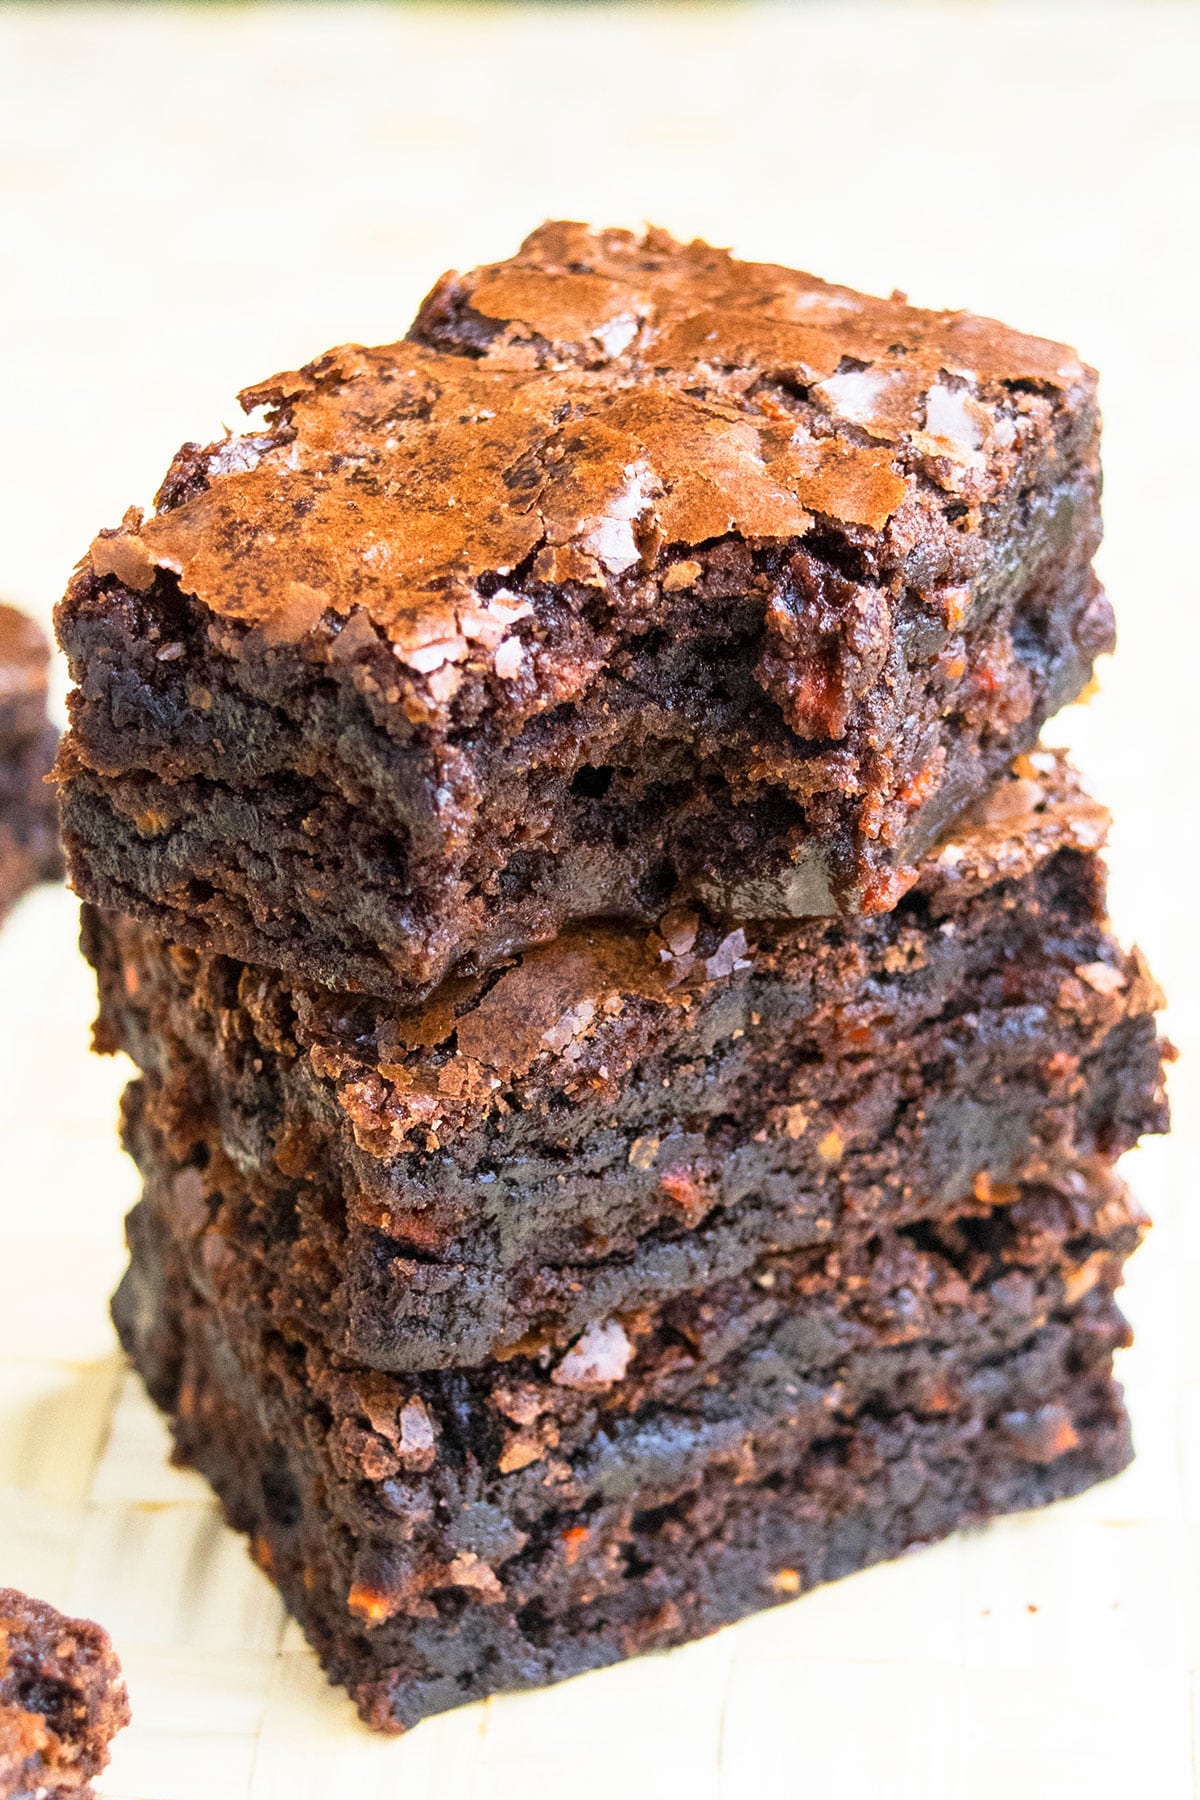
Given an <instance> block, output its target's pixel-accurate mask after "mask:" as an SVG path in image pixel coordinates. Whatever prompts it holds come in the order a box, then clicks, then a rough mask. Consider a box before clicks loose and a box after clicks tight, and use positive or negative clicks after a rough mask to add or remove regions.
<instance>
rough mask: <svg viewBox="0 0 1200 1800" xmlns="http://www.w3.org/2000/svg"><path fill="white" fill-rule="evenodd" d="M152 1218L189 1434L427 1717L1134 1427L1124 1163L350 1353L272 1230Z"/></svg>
mask: <svg viewBox="0 0 1200 1800" xmlns="http://www.w3.org/2000/svg"><path fill="white" fill-rule="evenodd" d="M178 1225H179V1221H178V1220H177V1219H176V1218H174V1217H173V1216H172V1215H171V1214H170V1213H169V1211H168V1212H167V1213H166V1214H164V1213H163V1212H162V1211H159V1210H156V1209H155V1208H154V1206H153V1205H143V1206H142V1207H141V1208H139V1210H138V1212H136V1213H135V1214H134V1215H133V1218H132V1219H131V1242H132V1245H133V1262H132V1265H131V1269H130V1273H129V1275H128V1276H127V1278H126V1281H125V1284H124V1285H123V1287H122V1290H121V1293H120V1294H119V1295H118V1299H117V1303H116V1313H117V1319H118V1323H119V1325H120V1327H121V1331H122V1336H123V1338H124V1340H125V1342H126V1344H127V1346H128V1347H129V1349H130V1351H131V1353H132V1355H133V1356H134V1359H135V1361H136V1363H137V1364H138V1367H139V1368H140V1369H141V1371H142V1373H143V1375H144V1376H145V1378H146V1380H147V1382H148V1384H149V1385H150V1388H151V1391H152V1392H153V1393H154V1395H155V1397H156V1398H157V1399H158V1400H159V1402H160V1404H162V1405H164V1406H166V1407H167V1408H168V1410H169V1411H171V1412H172V1413H173V1425H174V1430H175V1434H176V1441H177V1444H178V1446H179V1451H180V1453H181V1455H182V1456H183V1457H185V1458H186V1459H188V1460H191V1461H194V1462H195V1463H196V1464H197V1466H198V1467H200V1468H201V1469H202V1470H203V1471H204V1472H205V1473H206V1474H207V1475H208V1476H209V1478H210V1479H211V1480H212V1481H213V1483H214V1485H215V1486H216V1488H217V1490H218V1492H219V1493H220V1494H221V1497H222V1499H223V1501H224V1503H225V1506H226V1510H227V1513H228V1515H229V1517H230V1519H231V1521H232V1522H233V1523H234V1524H235V1525H237V1526H239V1527H240V1528H241V1529H243V1530H246V1531H248V1532H250V1533H251V1535H252V1540H253V1544H254V1548H255V1553H256V1554H257V1555H258V1556H259V1558H260V1560H262V1561H263V1563H264V1565H265V1566H266V1567H268V1568H269V1569H270V1571H271V1573H272V1574H273V1576H274V1578H275V1579H276V1580H277V1581H279V1582H280V1584H281V1585H282V1587H283V1590H284V1593H285V1595H286V1597H287V1599H288V1602H289V1605H291V1606H292V1608H293V1610H294V1611H295V1612H296V1614H297V1616H298V1617H299V1618H300V1619H301V1621H302V1623H303V1624H304V1627H305V1629H306V1631H307V1632H308V1634H309V1636H310V1637H311V1639H312V1641H313V1642H314V1644H315V1646H316V1648H317V1649H318V1652H319V1654H320V1655H321V1657H322V1660H323V1661H324V1662H325V1664H326V1666H327V1668H328V1669H329V1670H330V1672H331V1673H332V1674H333V1675H334V1676H335V1678H336V1679H339V1680H341V1681H344V1682H345V1683H346V1684H347V1685H348V1686H349V1687H350V1688H351V1690H352V1692H353V1693H354V1695H355V1697H356V1699H357V1700H358V1703H359V1706H360V1708H361V1709H362V1710H363V1712H364V1715H365V1716H367V1717H368V1718H369V1719H370V1721H371V1722H372V1723H373V1724H375V1725H377V1726H381V1727H383V1728H385V1729H386V1728H391V1729H395V1728H397V1727H402V1726H404V1725H408V1724H411V1723H413V1722H415V1720H416V1719H418V1718H420V1717H422V1716H424V1715H425V1714H427V1713H429V1712H433V1711H438V1710H441V1709H442V1708H444V1707H446V1706H452V1705H457V1704H461V1702H462V1701H463V1700H465V1699H470V1698H476V1697H479V1696H481V1695H483V1694H486V1693H488V1692H493V1691H496V1690H497V1689H501V1688H508V1687H519V1686H526V1685H532V1684H536V1683H540V1682H543V1681H547V1680H553V1679H558V1678H561V1677H562V1676H565V1675H569V1674H575V1673H578V1672H579V1671H580V1670H581V1669H585V1668H589V1667H594V1666H597V1665H598V1664H600V1663H603V1662H610V1661H613V1660H616V1659H617V1658H619V1657H621V1656H625V1655H630V1654H633V1653H634V1652H635V1651H638V1650H644V1649H649V1648H653V1647H655V1646H659V1645H664V1644H668V1643H673V1642H679V1641H682V1640H683V1639H686V1638H688V1637H691V1636H695V1635H697V1633H699V1632H702V1631H705V1630H710V1629H712V1628H713V1627H714V1626H715V1625H717V1624H720V1623H723V1622H725V1621H727V1620H729V1619H732V1618H736V1617H739V1616H740V1615H741V1614H742V1613H744V1612H747V1611H751V1610H754V1609H756V1608H758V1607H760V1606H763V1605H766V1604H770V1603H771V1601H772V1600H778V1599H784V1598H788V1597H790V1595H792V1594H794V1593H796V1592H798V1591H800V1589H801V1588H804V1587H808V1586H811V1585H812V1584H813V1583H814V1582H816V1581H819V1580H823V1579H828V1578H830V1577H832V1576H835V1575H838V1574H843V1573H846V1572H848V1571H849V1570H850V1569H853V1568H857V1567H861V1566H863V1565H864V1564H866V1563H867V1562H870V1561H873V1560H876V1559H877V1558H879V1557H881V1556H887V1555H892V1554H896V1553H897V1552H898V1551H899V1550H901V1549H903V1548H905V1547H906V1546H907V1545H909V1544H911V1543H913V1542H917V1541H925V1540H928V1539H929V1538H932V1537H935V1536H939V1535H942V1534H943V1533H944V1532H945V1531H947V1530H950V1529H952V1528H954V1526H956V1525H958V1524H961V1523H962V1522H964V1521H965V1520H967V1519H970V1518H973V1517H977V1516H981V1515H982V1514H985V1513H991V1512H996V1511H1003V1510H1007V1509H1009V1508H1012V1507H1020V1506H1026V1505H1032V1504H1040V1503H1041V1502H1042V1501H1044V1500H1046V1499H1050V1498H1054V1497H1056V1496H1058V1495H1060V1494H1064V1493H1069V1492H1073V1491H1075V1490H1076V1489H1077V1488H1078V1487H1080V1486H1085V1485H1087V1484H1088V1483H1090V1482H1091V1481H1093V1480H1095V1479H1097V1478H1098V1477H1099V1476H1100V1475H1103V1474H1111V1473H1114V1472H1115V1471H1116V1469H1118V1468H1119V1467H1120V1466H1121V1465H1122V1464H1123V1463H1124V1462H1125V1461H1126V1460H1127V1457H1128V1441H1127V1433H1126V1427H1125V1423H1124V1418H1123V1414H1122V1412H1121V1407H1120V1401H1119V1396H1118V1394H1117V1391H1116V1390H1115V1389H1114V1388H1113V1387H1112V1384H1111V1379H1110V1376H1109V1364H1110V1360H1111V1354H1112V1351H1113V1349H1114V1347H1116V1346H1117V1345H1119V1344H1121V1343H1123V1342H1125V1341H1126V1337H1127V1333H1126V1331H1125V1327H1124V1325H1123V1322H1122V1321H1121V1318H1120V1315H1119V1313H1117V1312H1116V1310H1115V1308H1114V1307H1113V1304H1112V1299H1111V1293H1112V1288H1113V1286H1114V1285H1115V1284H1116V1282H1117V1281H1118V1280H1119V1271H1120V1263H1121V1260H1122V1257H1123V1256H1124V1255H1125V1254H1126V1253H1127V1252H1128V1250H1129V1249H1130V1248H1131V1247H1132V1245H1133V1243H1134V1242H1135V1241H1136V1238H1137V1235H1138V1231H1139V1229H1140V1227H1139V1222H1138V1220H1137V1218H1136V1215H1134V1214H1131V1213H1130V1211H1129V1209H1128V1204H1127V1202H1126V1200H1125V1197H1124V1195H1123V1192H1122V1190H1121V1189H1120V1186H1119V1184H1115V1183H1113V1182H1112V1181H1111V1178H1107V1177H1105V1176H1104V1175H1103V1174H1102V1173H1099V1172H1097V1174H1096V1175H1095V1176H1094V1177H1092V1178H1091V1179H1089V1177H1088V1175H1087V1173H1086V1172H1083V1171H1080V1172H1079V1175H1078V1177H1077V1180H1076V1187H1075V1192H1073V1193H1072V1194H1070V1195H1068V1194H1065V1193H1053V1192H1050V1191H1048V1190H1040V1191H1039V1190H1029V1191H1028V1192H1026V1193H1025V1194H1023V1195H1022V1196H1021V1198H1020V1199H1019V1200H1018V1201H1017V1202H1015V1203H1014V1205H1013V1206H1012V1207H1011V1208H1010V1209H1005V1210H1004V1211H1002V1212H1000V1213H996V1214H993V1215H991V1216H990V1217H987V1218H984V1219H964V1220H962V1221H960V1222H958V1223H955V1224H950V1225H947V1226H946V1227H944V1228H943V1229H940V1230H931V1231H929V1232H926V1233H924V1234H904V1233H900V1234H891V1233H886V1234H884V1235H883V1236H882V1237H881V1238H879V1239H878V1240H876V1241H875V1242H874V1243H873V1244H871V1245H870V1246H864V1247H863V1249H862V1250H861V1251H860V1252H859V1253H858V1254H857V1255H856V1256H852V1257H847V1258H842V1257H841V1256H839V1254H838V1253H837V1252H829V1253H811V1254H810V1255H809V1256H808V1257H799V1258H773V1259H767V1260H766V1261H764V1263H763V1264H762V1265H761V1266H760V1267H759V1268H758V1269H757V1270H756V1272H755V1276H754V1277H753V1280H752V1282H751V1283H750V1284H749V1296H748V1295H747V1294H746V1293H742V1292H739V1291H734V1290H733V1289H731V1288H730V1287H724V1288H717V1289H715V1290H712V1291H711V1292H709V1293H707V1294H698V1295H694V1296H690V1297H688V1298H686V1299H684V1300H682V1301H680V1302H678V1303H671V1304H669V1305H668V1306H667V1307H665V1308H664V1309H662V1310H661V1311H660V1312H659V1314H657V1315H656V1316H649V1315H648V1316H646V1317H644V1318H642V1319H636V1320H635V1319H629V1320H627V1321H626V1322H625V1323H624V1324H616V1323H614V1324H612V1325H610V1327H609V1329H608V1333H607V1335H606V1336H601V1335H599V1334H597V1335H595V1336H593V1337H592V1339H591V1340H590V1341H586V1340H585V1341H581V1342H580V1343H579V1344H577V1345H576V1346H574V1347H573V1348H572V1349H571V1350H570V1351H569V1352H568V1353H567V1354H566V1355H565V1356H564V1355H562V1354H561V1353H556V1354H555V1355H554V1356H549V1355H545V1354H543V1355H542V1356H541V1357H534V1358H530V1357H518V1358H512V1359H509V1360H507V1361H505V1362H503V1363H499V1364H492V1365H490V1366H487V1367H482V1368H479V1369H476V1370H473V1371H463V1372H460V1371H445V1372H441V1373H437V1374H426V1375H423V1376H417V1377H404V1378H401V1377H397V1376H386V1375H382V1374H378V1373H374V1372H370V1371H365V1370H362V1369H361V1368H359V1367H357V1365H354V1364H348V1363H346V1362H344V1361H342V1360H341V1359H338V1358H336V1357H331V1356H330V1355H329V1353H328V1351H327V1350H326V1349H325V1348H324V1346H323V1344H322V1342H321V1339H320V1336H319V1334H318V1333H315V1332H314V1331H312V1330H311V1329H310V1328H309V1324H308V1321H307V1320H306V1318H305V1317H304V1315H302V1314H296V1315H292V1316H289V1315H288V1314H287V1313H286V1309H284V1308H281V1307H280V1306H279V1304H278V1294H277V1291H276V1289H275V1288H274V1284H273V1282H272V1279H271V1277H270V1274H269V1272H268V1271H267V1269H266V1268H265V1266H264V1265H263V1264H262V1263H260V1262H259V1261H258V1260H257V1257H256V1255H255V1253H254V1249H253V1247H252V1246H251V1245H249V1244H246V1245H240V1246H237V1245H234V1244H230V1245H229V1246H228V1250H229V1253H228V1254H226V1255H225V1256H223V1257H221V1258H213V1257H211V1256H206V1255H205V1254H204V1253H203V1252H202V1251H201V1250H200V1249H199V1247H198V1245H197V1244H196V1242H195V1241H192V1242H191V1243H188V1242H187V1241H186V1233H184V1234H182V1240H181V1236H180V1235H176V1233H177V1228H178Z"/></svg>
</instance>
